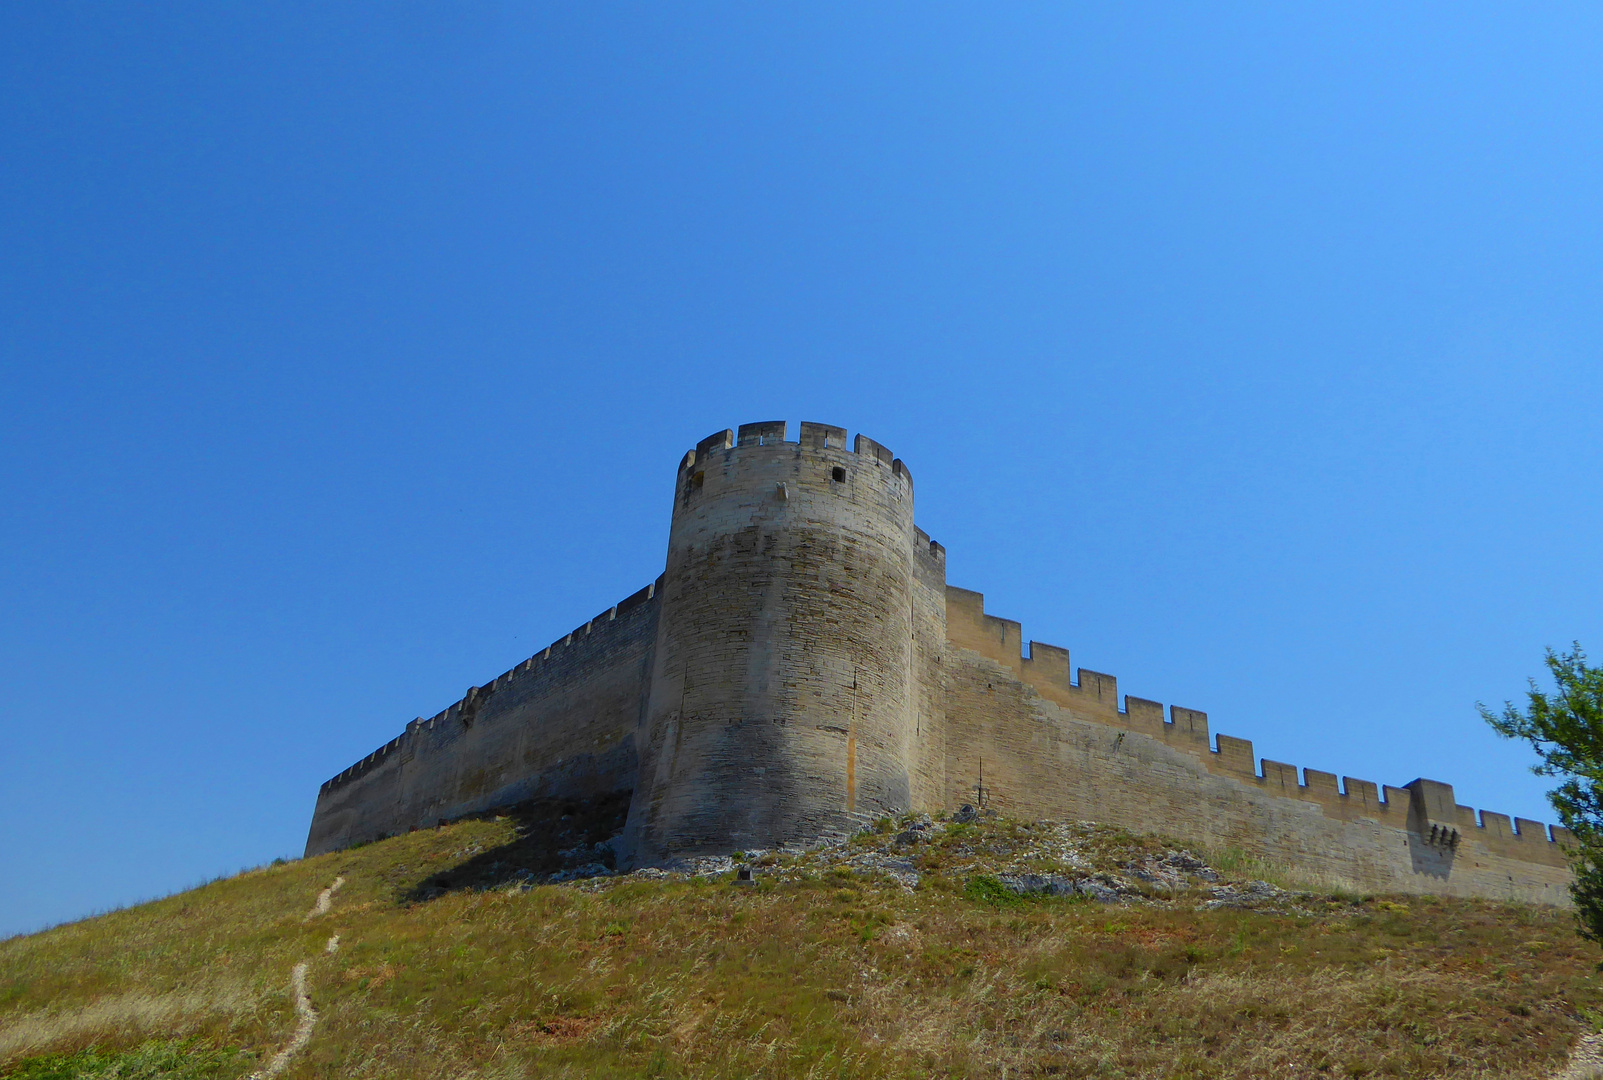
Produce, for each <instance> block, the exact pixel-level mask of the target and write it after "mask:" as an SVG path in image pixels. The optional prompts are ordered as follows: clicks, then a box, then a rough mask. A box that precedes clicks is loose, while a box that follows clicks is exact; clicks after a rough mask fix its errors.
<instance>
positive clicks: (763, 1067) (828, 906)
mask: <svg viewBox="0 0 1603 1080" xmlns="http://www.w3.org/2000/svg"><path fill="white" fill-rule="evenodd" d="M616 813H617V807H615V806H614V807H600V808H594V807H592V808H585V810H584V811H583V812H580V811H579V810H577V809H576V810H575V812H574V814H573V815H572V816H571V817H570V818H568V819H567V820H566V821H564V822H563V823H562V824H561V825H560V826H559V827H557V828H552V827H549V826H548V825H539V824H536V823H533V822H532V821H531V820H530V819H525V818H520V817H518V816H508V817H503V818H497V819H488V820H476V821H465V822H461V823H458V824H455V825H452V826H448V827H445V828H441V829H438V830H431V831H426V832H419V833H414V834H412V835H409V836H403V837H397V838H395V839H392V840H387V841H384V842H382V843H377V844H371V845H368V846H365V847H361V848H357V849H354V850H351V851H346V852H339V853H335V854H331V855H325V856H320V857H318V858H315V859H307V860H304V861H300V862H293V863H287V864H283V865H277V866H272V867H265V868H262V869H258V870H253V871H250V872H247V873H243V874H240V875H239V876H237V877H233V878H229V879H227V880H222V881H216V882H213V883H211V884H208V885H206V886H203V887H201V888H198V889H194V890H191V891H189V892H186V893H182V894H180V895H177V896H172V897H169V898H167V899H164V900H159V901H156V902H153V903H149V904H144V905H141V906H139V907H136V908H130V909H127V910H123V911H118V912H114V913H112V914H108V915H103V916H100V917H97V918H93V919H87V920H84V921H82V922H78V923H73V924H70V925H66V926H60V927H56V928H54V929H52V930H48V931H45V932H43V933H39V934H34V935H29V936H26V937H16V938H11V939H8V940H6V941H3V942H0V1075H4V1076H17V1077H28V1078H32V1080H42V1078H46V1077H50V1078H54V1077H72V1076H107V1077H110V1076H119V1077H125V1078H126V1077H157V1076H173V1077H241V1076H246V1075H250V1074H253V1073H261V1072H263V1071H264V1070H267V1069H268V1068H269V1067H270V1066H271V1065H273V1064H274V1063H273V1059H274V1058H275V1056H277V1055H279V1054H280V1051H282V1050H283V1049H284V1048H285V1047H286V1046H288V1045H289V1044H291V1043H292V1041H294V1040H295V1038H296V1033H297V1029H300V1030H301V1031H302V1032H303V1033H304V1039H303V1041H302V1042H301V1043H300V1044H299V1045H298V1046H297V1047H292V1049H293V1050H294V1052H293V1053H292V1054H290V1055H289V1056H287V1057H284V1058H282V1059H281V1060H280V1061H278V1062H277V1063H276V1064H277V1066H278V1067H279V1068H281V1071H280V1072H278V1073H277V1075H279V1076H282V1077H369V1076H371V1077H408V1078H428V1077H442V1078H443V1077H452V1078H459V1077H470V1076H471V1077H525V1076H527V1077H742V1078H744V1077H753V1076H763V1077H787V1078H789V1077H797V1078H801V1077H819V1078H823V1077H881V1076H884V1077H919V1076H941V1077H945V1076H963V1077H1004V1076H1006V1077H1034V1076H1051V1077H1091V1076H1095V1077H1116V1076H1128V1077H1267V1076H1273V1077H1288V1076H1329V1077H1359V1076H1376V1077H1379V1076H1455V1077H1497V1078H1500V1080H1501V1078H1517V1077H1533V1078H1534V1077H1544V1078H1545V1077H1549V1076H1552V1075H1554V1074H1555V1073H1556V1072H1557V1071H1558V1070H1559V1069H1560V1068H1561V1067H1562V1066H1563V1064H1564V1062H1565V1059H1566V1057H1567V1056H1568V1053H1569V1051H1570V1048H1571V1047H1572V1046H1573V1045H1574V1044H1575V1042H1576V1040H1577V1039H1578V1038H1579V1037H1580V1036H1582V1035H1583V1034H1587V1033H1589V1032H1592V1031H1595V1030H1596V1029H1597V1027H1598V1020H1600V1019H1603V1016H1600V1012H1603V1000H1600V997H1599V994H1598V982H1599V980H1600V978H1603V976H1599V975H1598V973H1597V972H1596V970H1595V968H1596V965H1597V963H1598V960H1599V954H1598V951H1597V950H1596V949H1595V948H1593V947H1591V946H1587V945H1585V944H1583V943H1582V942H1580V941H1579V940H1578V939H1577V938H1576V936H1575V934H1574V930H1573V924H1572V920H1571V918H1570V916H1569V915H1567V914H1565V913H1563V912H1556V911H1552V910H1548V909H1543V908H1536V907H1528V906H1521V905H1512V904H1495V903H1488V902H1480V901H1461V900H1441V899H1432V898H1420V897H1375V896H1362V895H1354V894H1349V893H1346V892H1343V891H1341V890H1339V889H1332V888H1331V887H1329V886H1328V885H1327V886H1326V887H1324V888H1321V889H1318V890H1305V891H1285V890H1283V889H1280V888H1276V887H1272V886H1270V885H1250V884H1248V882H1250V881H1252V880H1253V879H1259V878H1265V877H1268V878H1271V879H1274V878H1275V877H1276V875H1275V874H1274V873H1273V868H1266V867H1263V866H1254V865H1251V864H1250V863H1247V862H1245V861H1244V860H1242V859H1240V858H1239V857H1235V856H1232V855H1231V853H1216V854H1215V856H1214V858H1213V860H1212V867H1211V868H1210V867H1209V866H1206V865H1204V864H1203V863H1201V862H1199V861H1197V860H1194V859H1192V858H1191V857H1189V855H1188V854H1186V853H1179V852H1177V851H1176V850H1174V848H1173V846H1172V845H1169V844H1166V843H1164V842H1163V841H1161V840H1159V839H1156V838H1151V837H1131V836H1127V835H1124V834H1121V833H1118V832H1116V831H1113V830H1108V829H1103V828H1098V827H1093V826H1087V825H1072V824H1071V825H1053V824H1049V823H1035V824H1025V823H1018V822H1009V821H1003V820H989V821H981V822H977V823H972V824H962V825H958V824H948V823H942V822H936V823H933V824H930V825H928V826H926V827H923V828H914V829H908V828H907V827H906V826H907V824H908V822H905V821H904V822H902V823H890V822H885V823H882V830H881V831H879V832H875V833H871V834H865V835H864V836H860V837H858V838H857V839H856V840H854V841H853V842H852V843H851V844H848V845H845V846H843V847H839V848H835V849H829V850H822V851H817V852H813V853H809V854H805V855H801V856H784V857H776V856H775V855H774V854H767V853H759V854H758V855H756V856H755V857H751V856H748V857H747V860H748V861H749V862H755V863H757V864H758V865H757V866H756V873H755V879H756V880H755V881H754V882H751V883H744V882H740V881H737V880H736V874H735V872H734V870H733V869H732V868H730V869H724V868H723V867H724V866H729V865H730V864H729V863H728V861H727V860H725V862H724V863H723V864H720V863H718V862H717V861H714V860H709V861H707V862H705V863H704V864H703V865H702V866H701V867H700V868H699V869H701V870H702V871H704V873H703V874H702V875H701V876H687V875H667V876H652V875H646V874H641V875H631V876H621V877H597V878H589V879H580V880H577V881H569V882H564V883H561V884H538V883H537V882H539V881H541V880H545V879H547V878H548V877H549V875H550V872H551V871H552V870H553V868H554V867H555V866H557V865H559V863H561V862H562V861H563V860H565V861H566V862H567V863H570V864H571V863H575V862H582V861H585V860H592V861H593V860H594V859H595V858H597V857H598V856H597V852H596V850H595V849H594V848H592V847H589V846H587V845H588V844H590V843H591V841H593V840H595V839H599V838H601V837H604V836H605V835H606V833H607V832H608V831H609V830H610V829H611V828H612V827H613V825H615V823H616ZM336 879H342V881H341V884H340V886H339V887H338V888H337V889H336V890H334V891H332V892H330V891H329V890H330V887H331V886H332V885H333V884H334V882H335V881H336ZM1280 884H1281V885H1294V884H1295V882H1291V881H1287V880H1285V877H1284V875H1280ZM1054 892H1055V893H1059V894H1061V895H1051V894H1052V893H1054ZM320 897H321V902H320ZM320 908H321V909H324V910H321V911H320V910H318V909H320ZM336 935H337V940H331V939H335V937H336ZM297 965H305V966H304V967H303V968H301V969H300V970H301V972H302V973H303V976H304V978H303V985H304V987H305V989H306V993H307V995H308V998H309V1002H306V1003H303V1006H301V1007H298V1006H297V1001H296V994H295V992H294V990H293V988H292V973H293V972H294V971H295V969H296V968H297ZM1594 1010H1598V1011H1596V1012H1595V1011H1594Z"/></svg>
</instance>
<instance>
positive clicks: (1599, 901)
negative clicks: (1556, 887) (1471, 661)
mask: <svg viewBox="0 0 1603 1080" xmlns="http://www.w3.org/2000/svg"><path fill="white" fill-rule="evenodd" d="M1547 670H1548V671H1549V672H1551V673H1552V675H1553V682H1554V685H1555V690H1554V692H1553V693H1551V694H1547V693H1543V692H1542V691H1541V690H1540V689H1538V688H1537V685H1536V680H1535V679H1532V680H1530V684H1531V689H1530V693H1529V695H1528V697H1529V702H1528V704H1527V705H1526V707H1525V709H1524V710H1520V709H1517V708H1515V707H1514V703H1513V702H1512V701H1510V702H1505V703H1504V708H1503V711H1502V713H1501V714H1499V713H1494V712H1492V710H1490V709H1488V708H1487V707H1486V706H1485V705H1482V704H1481V703H1479V702H1476V707H1477V708H1479V709H1480V713H1481V717H1482V718H1483V719H1484V720H1485V721H1486V722H1487V723H1488V724H1490V725H1492V727H1493V729H1495V730H1496V731H1497V733H1498V734H1499V735H1502V736H1503V737H1504V738H1508V739H1524V740H1526V741H1527V742H1529V743H1530V744H1531V746H1532V747H1533V748H1534V749H1535V750H1536V756H1537V757H1538V758H1540V759H1541V760H1540V763H1539V764H1536V765H1533V766H1531V771H1532V772H1534V773H1536V775H1538V776H1556V777H1560V778H1561V779H1560V782H1559V785H1558V787H1556V788H1554V789H1553V790H1552V791H1550V792H1548V794H1547V799H1548V802H1550V803H1552V804H1553V809H1554V810H1555V811H1557V813H1558V818H1559V823H1560V824H1562V825H1563V826H1564V827H1565V828H1566V829H1568V830H1570V832H1572V833H1574V834H1575V846H1574V847H1573V848H1571V849H1570V852H1569V855H1570V865H1571V867H1572V868H1573V869H1574V871H1575V883H1574V884H1573V885H1571V886H1570V897H1571V898H1572V899H1573V900H1574V901H1575V914H1576V918H1577V919H1578V921H1579V922H1580V931H1581V936H1582V937H1584V938H1588V939H1590V940H1592V941H1596V942H1599V943H1603V667H1590V666H1588V664H1587V662H1586V653H1584V652H1582V651H1581V643H1580V642H1578V641H1577V642H1574V643H1572V644H1571V647H1570V651H1569V652H1567V653H1555V652H1554V651H1553V650H1552V649H1548V650H1547Z"/></svg>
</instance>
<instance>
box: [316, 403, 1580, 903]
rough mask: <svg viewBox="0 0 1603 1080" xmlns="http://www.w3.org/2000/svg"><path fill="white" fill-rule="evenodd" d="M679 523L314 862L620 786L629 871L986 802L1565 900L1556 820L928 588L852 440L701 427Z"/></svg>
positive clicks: (816, 427) (327, 816) (457, 717)
mask: <svg viewBox="0 0 1603 1080" xmlns="http://www.w3.org/2000/svg"><path fill="white" fill-rule="evenodd" d="M793 433H794V434H795V436H796V438H795V439H794V441H792V439H791V435H792V434H793ZM672 506H673V512H672V517H671V519H670V521H669V528H668V543H667V551H666V557H665V560H664V570H663V573H662V575H661V576H659V577H658V578H657V579H656V580H655V581H654V582H652V583H651V584H649V585H647V586H646V587H645V588H643V589H640V590H638V591H637V592H635V593H633V594H631V595H630V596H628V597H626V598H625V599H623V600H622V601H620V602H619V603H617V604H615V605H613V606H612V607H610V608H608V609H606V610H605V611H603V612H601V613H600V614H598V615H596V616H595V617H594V618H591V619H588V620H586V621H585V622H584V623H582V624H581V625H579V626H577V627H575V628H574V629H573V630H572V631H571V632H569V633H567V634H564V635H563V636H562V637H560V638H558V639H557V640H556V641H554V642H552V643H551V644H550V645H549V646H547V647H546V648H544V649H542V650H540V651H539V652H537V653H535V654H534V655H533V656H530V657H528V658H527V659H525V660H523V661H522V662H520V663H518V664H516V665H514V666H513V667H512V668H510V669H508V670H507V671H504V672H502V673H501V674H500V675H497V676H496V677H495V678H493V679H490V680H488V681H486V682H484V683H481V684H478V685H475V686H471V687H469V688H468V690H467V692H466V693H465V694H463V695H462V697H461V698H460V699H459V700H457V701H455V702H453V703H452V704H451V705H449V706H448V707H446V708H445V709H442V710H440V711H439V712H438V713H436V714H435V715H433V716H431V717H428V718H426V719H425V718H423V717H419V718H417V719H415V720H413V721H411V722H410V723H408V724H407V725H406V729H405V731H404V732H402V733H401V734H400V735H398V736H396V737H395V738H393V739H391V740H390V741H389V742H387V743H385V744H384V745H383V746H381V747H379V748H378V749H376V750H374V751H373V752H372V753H371V754H368V755H367V756H366V757H364V758H363V759H362V760H361V761H359V762H357V763H355V764H354V765H352V766H351V767H349V768H347V769H345V770H344V771H342V772H341V773H339V774H338V775H337V776H335V777H333V778H331V779H330V780H329V781H328V782H327V783H325V784H323V785H322V788H321V790H320V792H319V795H318V802H317V810H316V812H315V813H314V816H313V822H312V828H311V830H310V834H309V836H308V840H307V852H308V853H309V854H317V853H319V852H324V851H332V850H336V849H338V848H340V847H344V846H347V845H350V844H354V843H360V842H364V841H366V840H372V839H377V838H379V837H382V836H386V835H391V834H393V833H395V832H400V831H405V830H407V829H411V828H420V827H423V826H425V825H433V824H436V823H438V822H440V821H446V820H451V819H453V818H456V817H460V816H462V815H465V814H473V813H478V812H481V811H484V810H487V809H490V808H495V807H504V806H511V805H513V804H516V803H520V802H525V801H530V800H535V801H538V802H540V803H546V804H554V803H560V802H567V801H572V800H583V799H588V798H599V797H605V798H608V799H612V798H616V797H618V796H619V795H621V794H623V793H625V792H629V793H630V810H629V817H628V823H627V825H626V827H625V829H624V832H623V834H622V835H621V836H620V837H619V838H618V839H617V843H616V848H617V851H618V853H619V857H620V859H621V860H623V862H624V863H625V864H628V863H629V862H630V861H631V860H632V861H633V862H634V863H635V864H636V865H639V864H641V863H650V862H654V861H661V860H671V859H674V858H677V857H679V856H682V855H689V854H698V853H719V854H724V853H727V852H729V851H731V850H735V849H739V850H749V849H751V848H773V847H776V846H780V845H785V844H791V843H807V842H811V841H814V840H817V839H819V838H822V837H825V836H829V835H840V834H842V833H845V832H849V831H850V830H852V829H855V828H858V827H860V826H861V824H862V823H863V822H864V821H867V820H870V819H872V818H876V817H880V816H883V815H891V814H897V813H901V812H903V811H907V810H926V811H931V812H933V811H936V810H939V809H941V808H943V807H944V808H948V809H951V808H955V807H957V806H959V805H961V804H962V803H964V802H970V801H975V800H977V801H978V802H980V803H981V804H982V805H986V806H995V807H998V808H1000V809H1002V810H1003V811H1004V812H1009V813H1018V814H1021V815H1029V816H1034V817H1046V818H1074V819H1079V818H1092V819H1095V820H1099V821H1105V822H1108V823H1110V824H1117V825H1121V826H1123V827H1126V828H1130V829H1134V830H1139V831H1152V832H1158V833H1161V834H1165V835H1169V836H1173V837H1176V838H1178V839H1181V840H1184V841H1185V842H1188V843H1195V844H1198V845H1200V846H1202V847H1205V848H1208V847H1212V848H1214V849H1216V850H1219V849H1224V848H1232V847H1238V848H1240V849H1242V850H1244V851H1247V852H1250V853H1252V854H1254V855H1257V856H1259V857H1262V858H1264V859H1267V860H1271V861H1276V862H1281V863H1284V864H1285V865H1288V866H1295V867H1298V868H1302V869H1305V870H1307V871H1309V872H1310V873H1311V874H1313V875H1314V876H1315V877H1316V878H1319V880H1322V881H1330V882H1346V883H1350V884H1353V885H1355V886H1357V887H1361V888H1365V889H1376V890H1389V889H1398V890H1402V891H1408V892H1424V893H1448V894H1454V895H1465V896H1489V897H1502V898H1506V899H1514V900H1524V901H1537V902H1543V903H1564V902H1566V898H1567V894H1566V892H1565V890H1566V888H1567V886H1568V883H1569V881H1570V877H1569V873H1568V870H1567V869H1566V858H1565V848H1566V845H1567V844H1568V843H1569V842H1570V840H1571V838H1570V837H1569V836H1568V834H1566V833H1565V832H1564V831H1563V830H1562V829H1553V830H1549V829H1548V828H1547V827H1546V826H1544V825H1543V824H1541V823H1540V822H1536V821H1526V820H1522V819H1513V820H1511V819H1510V818H1508V817H1507V816H1505V815H1502V814H1496V813H1492V812H1490V811H1477V810H1475V809H1473V808H1471V807H1467V806H1461V805H1459V804H1458V802H1457V800H1456V799H1455V797H1454V792H1453V788H1452V786H1451V785H1449V784H1445V783H1442V782H1440V781H1435V780H1428V779H1417V780H1414V781H1412V782H1411V783H1409V784H1406V785H1404V786H1401V787H1393V786H1389V785H1383V784H1377V783H1375V782H1374V781H1370V780H1362V779H1357V778H1354V777H1343V776H1338V775H1337V774H1335V773H1331V772H1324V771H1321V770H1319V769H1311V768H1301V767H1299V766H1297V765H1293V764H1290V763H1287V762H1282V761H1275V760H1272V759H1269V758H1260V757H1258V756H1257V755H1256V753H1255V751H1254V747H1253V745H1252V743H1251V742H1250V741H1248V740H1246V739H1241V738H1237V737H1234V736H1231V735H1226V734H1217V733H1214V732H1212V731H1211V730H1210V723H1209V717H1208V715H1207V714H1206V713H1204V712H1202V711H1200V710H1197V709H1191V708H1186V707H1184V706H1179V705H1164V704H1162V703H1160V702H1157V701H1151V700H1147V699H1145V698H1140V697H1136V696H1134V695H1129V694H1124V693H1122V692H1121V689H1120V686H1119V681H1118V679H1117V678H1115V677H1114V676H1113V675H1111V674H1108V673H1105V672H1099V671H1092V670H1089V669H1086V668H1076V667H1074V665H1073V663H1072V658H1071V657H1070V654H1069V650H1067V649H1065V648H1062V647H1061V646H1057V645H1051V644H1047V643H1044V642H1039V641H1028V640H1026V639H1025V637H1024V632H1023V627H1022V626H1021V625H1020V624H1019V623H1018V622H1016V621H1014V620H1011V619H1003V618H998V617H996V616H994V615H991V614H989V613H987V612H986V610H985V597H984V596H983V595H982V594H980V593H977V592H971V591H969V590H966V589H959V588H954V587H951V586H949V585H948V583H947V581H946V550H945V548H943V547H942V546H941V545H940V544H939V543H937V542H935V541H934V540H932V539H931V538H930V536H929V535H928V534H927V533H926V532H924V531H923V530H922V529H920V528H919V527H918V526H917V525H916V523H915V522H914V518H913V480H912V474H911V473H910V472H909V470H908V468H907V466H906V464H905V463H903V461H902V460H901V459H900V458H898V457H897V456H896V455H895V454H894V453H893V452H892V451H891V450H890V449H888V448H887V447H886V446H884V445H883V444H882V443H880V442H878V441H877V440H875V439H872V438H870V437H868V436H866V435H863V434H857V435H855V436H853V435H850V434H849V433H848V432H847V430H846V429H845V428H843V427H836V426H834V425H830V424H819V423H812V422H807V423H803V424H801V425H800V427H799V428H796V429H793V428H792V427H791V425H790V424H789V423H788V422H786V421H783V420H770V421H762V422H759V423H749V424H742V425H740V426H739V427H738V428H725V429H723V430H721V431H718V432H714V433H713V434H712V435H709V436H708V437H707V438H705V439H702V440H701V441H700V442H698V443H696V444H695V445H694V446H693V447H692V448H691V449H689V450H687V451H686V452H685V453H684V454H683V455H682V457H680V459H679V462H678V468H677V470H676V473H675V479H674V492H673V503H672Z"/></svg>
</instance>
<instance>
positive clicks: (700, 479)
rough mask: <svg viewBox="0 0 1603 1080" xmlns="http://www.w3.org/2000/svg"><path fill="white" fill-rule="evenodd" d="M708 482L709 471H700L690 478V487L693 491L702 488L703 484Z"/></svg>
mask: <svg viewBox="0 0 1603 1080" xmlns="http://www.w3.org/2000/svg"><path fill="white" fill-rule="evenodd" d="M706 482H707V473H706V472H705V471H702V472H699V473H697V474H696V475H694V476H692V477H691V478H690V489H691V490H692V491H698V490H700V488H701V485H702V484H705V483H706Z"/></svg>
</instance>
